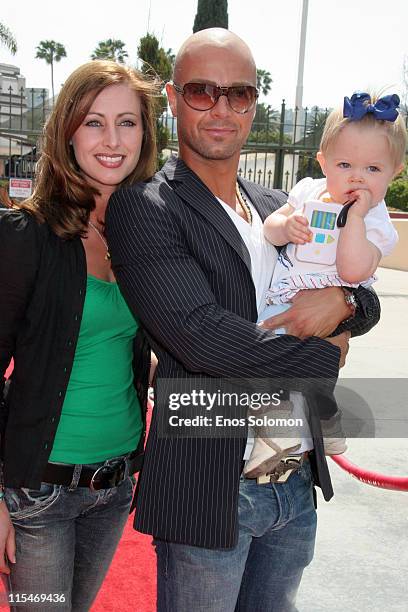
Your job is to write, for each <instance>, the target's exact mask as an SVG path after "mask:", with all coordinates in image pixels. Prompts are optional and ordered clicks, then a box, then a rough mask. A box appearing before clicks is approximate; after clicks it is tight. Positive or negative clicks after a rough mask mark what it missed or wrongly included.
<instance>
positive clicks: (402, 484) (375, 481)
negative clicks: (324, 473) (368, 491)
mask: <svg viewBox="0 0 408 612" xmlns="http://www.w3.org/2000/svg"><path fill="white" fill-rule="evenodd" d="M331 458H332V459H333V461H334V462H335V463H337V465H338V466H339V467H341V468H342V469H343V470H345V471H346V472H348V473H349V474H351V475H352V476H354V478H357V480H360V481H361V482H364V483H365V484H369V485H371V486H373V487H379V488H380V489H389V490H391V491H408V477H406V476H386V475H385V474H379V473H378V472H373V471H371V470H365V469H363V468H360V467H358V465H354V463H351V461H349V460H348V459H346V457H344V455H331Z"/></svg>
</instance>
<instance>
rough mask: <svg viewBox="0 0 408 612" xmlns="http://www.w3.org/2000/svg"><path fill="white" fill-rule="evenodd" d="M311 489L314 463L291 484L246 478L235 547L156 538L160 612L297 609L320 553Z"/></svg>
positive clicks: (293, 477)
mask: <svg viewBox="0 0 408 612" xmlns="http://www.w3.org/2000/svg"><path fill="white" fill-rule="evenodd" d="M312 493H313V491H312V481H311V471H310V465H309V462H308V461H305V462H304V464H303V465H302V467H301V468H300V469H299V470H298V471H297V472H294V473H293V474H292V475H291V476H290V477H289V479H288V480H287V481H286V482H284V483H278V484H264V485H258V484H257V483H256V480H244V479H241V483H240V494H239V539H238V544H237V546H236V547H235V548H233V549H217V550H209V549H206V548H199V547H195V546H187V545H184V544H173V543H169V542H165V541H161V540H156V541H155V545H156V553H157V563H158V577H157V586H158V611H159V612H191V611H192V610H194V612H234V610H235V612H258V611H259V610H262V612H294V611H295V610H296V607H295V598H296V593H297V590H298V587H299V584H300V580H301V578H302V573H303V569H304V568H305V567H306V566H307V565H308V564H309V563H310V561H311V560H312V558H313V551H314V542H315V535H316V511H315V508H314V504H313V494H312ZM197 520H198V519H197Z"/></svg>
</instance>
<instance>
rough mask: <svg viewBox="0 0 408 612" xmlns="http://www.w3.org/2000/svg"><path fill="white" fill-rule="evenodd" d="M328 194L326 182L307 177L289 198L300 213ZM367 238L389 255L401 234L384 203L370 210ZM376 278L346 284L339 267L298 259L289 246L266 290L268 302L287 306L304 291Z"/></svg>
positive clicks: (363, 282) (296, 186)
mask: <svg viewBox="0 0 408 612" xmlns="http://www.w3.org/2000/svg"><path fill="white" fill-rule="evenodd" d="M325 193H327V190H326V179H312V178H305V179H302V180H301V181H299V183H297V184H296V185H295V186H294V187H293V189H292V190H291V191H290V193H289V196H288V203H289V204H290V205H291V206H293V208H294V209H295V210H298V211H301V210H302V209H303V206H304V203H305V202H307V201H308V200H319V199H321V197H322V196H323V195H324V194H325ZM364 223H365V226H366V236H367V238H368V240H370V242H372V243H373V244H374V245H375V246H376V247H377V248H378V249H379V250H380V252H381V254H382V256H383V257H385V256H386V255H389V254H390V253H391V251H392V250H393V248H394V247H395V245H396V243H397V242H398V234H397V232H396V230H395V228H394V226H393V224H392V222H391V219H390V216H389V214H388V210H387V207H386V205H385V202H384V200H381V202H379V203H378V204H377V206H374V208H371V209H370V210H369V211H368V213H367V214H366V216H365V217H364ZM375 280H376V279H375V277H374V276H372V277H370V278H369V279H362V281H361V282H360V283H356V284H352V283H347V282H345V281H344V280H342V279H341V278H340V276H339V275H338V273H337V268H336V265H335V264H334V265H326V264H321V263H310V262H305V261H299V260H298V259H297V258H296V245H295V244H292V243H289V244H288V245H286V246H285V247H283V248H282V250H281V252H280V254H279V258H278V262H277V264H276V266H275V270H274V273H273V277H272V284H271V287H270V289H269V291H267V296H266V297H267V299H266V301H267V303H269V304H272V303H273V304H285V303H287V302H290V301H292V299H293V297H294V296H295V295H296V293H297V292H298V291H301V290H302V289H323V288H324V287H330V286H337V287H339V286H342V285H344V286H349V287H357V286H358V285H363V286H365V287H368V286H370V285H371V284H372V283H373V282H374V281H375Z"/></svg>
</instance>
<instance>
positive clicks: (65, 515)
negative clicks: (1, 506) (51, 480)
mask: <svg viewBox="0 0 408 612" xmlns="http://www.w3.org/2000/svg"><path fill="white" fill-rule="evenodd" d="M71 487H72V485H71ZM71 487H67V486H62V485H54V484H46V483H42V485H41V489H40V490H34V489H6V503H7V506H8V508H9V511H10V516H11V519H12V522H13V524H14V528H15V531H16V564H12V563H10V570H11V573H10V576H3V580H4V581H5V582H6V588H7V590H8V591H9V592H10V593H13V594H14V596H15V599H14V601H15V602H16V600H17V601H18V600H19V599H20V601H21V595H22V594H28V595H30V594H33V595H35V594H38V595H40V596H41V595H43V597H44V596H45V595H49V594H54V595H56V596H57V597H54V599H53V601H52V602H50V601H48V602H44V603H33V602H31V603H28V604H25V605H24V606H23V605H18V603H17V605H15V607H12V608H11V609H12V610H15V611H20V610H21V611H25V612H27V611H28V610H37V611H39V610H47V611H48V612H50V610H52V611H54V610H55V611H57V612H60V611H61V612H62V611H66V610H73V611H75V612H86V611H88V610H89V609H90V607H91V604H92V602H93V600H94V599H95V597H96V595H97V593H98V590H99V588H100V586H101V584H102V582H103V579H104V577H105V575H106V573H107V570H108V568H109V565H110V563H111V560H112V557H113V554H114V552H115V550H116V547H117V545H118V543H119V540H120V537H121V534H122V532H123V529H124V526H125V524H126V520H127V518H128V515H129V508H130V503H131V500H132V492H133V479H131V478H130V477H127V478H126V479H125V480H124V481H123V482H121V483H120V484H119V485H118V486H117V487H114V488H111V489H101V490H99V491H91V489H89V488H88V487H78V488H74V489H73V490H71Z"/></svg>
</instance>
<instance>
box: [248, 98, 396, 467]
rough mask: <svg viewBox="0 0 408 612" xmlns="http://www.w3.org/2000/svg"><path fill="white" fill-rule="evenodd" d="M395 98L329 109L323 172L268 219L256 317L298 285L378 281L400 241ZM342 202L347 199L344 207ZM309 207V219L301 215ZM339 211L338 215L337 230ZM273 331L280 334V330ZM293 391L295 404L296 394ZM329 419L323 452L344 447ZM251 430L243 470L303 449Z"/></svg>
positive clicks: (285, 301)
mask: <svg viewBox="0 0 408 612" xmlns="http://www.w3.org/2000/svg"><path fill="white" fill-rule="evenodd" d="M398 105H399V98H398V96H397V95H395V94H394V95H390V96H384V97H382V98H379V99H376V98H373V99H371V97H370V96H369V94H367V93H355V94H353V95H352V96H351V98H347V97H346V98H344V106H343V109H341V110H340V109H339V110H334V111H332V112H331V113H330V115H329V116H328V118H327V121H326V125H325V127H324V131H323V136H322V139H321V143H320V151H319V152H318V154H317V160H318V162H319V164H320V167H321V169H322V172H323V174H324V175H325V178H323V179H317V180H314V179H312V178H305V179H303V180H301V181H300V182H299V183H297V185H295V187H294V188H293V189H292V190H291V192H290V193H289V196H288V201H287V203H286V204H285V205H284V206H282V208H280V209H279V210H277V211H275V212H274V213H272V214H271V215H270V216H269V217H268V218H267V219H266V221H265V224H264V233H265V236H266V238H267V240H268V241H269V242H271V243H272V244H274V245H275V246H283V245H285V246H283V248H282V249H281V251H280V255H279V259H278V262H277V264H276V267H275V270H274V274H273V278H272V285H271V287H270V290H269V291H268V293H267V300H266V301H267V304H269V306H267V307H266V309H265V310H264V312H263V313H262V314H261V315H260V318H259V322H260V321H264V320H266V319H268V318H270V317H272V316H274V315H276V314H278V313H280V312H283V311H284V310H286V309H288V308H290V306H291V302H292V300H293V298H294V297H295V296H296V294H297V293H298V291H301V290H304V289H316V288H324V287H330V286H338V287H357V286H358V285H363V286H365V287H368V286H370V285H371V284H372V283H373V282H374V281H375V277H374V273H375V270H376V268H377V266H378V264H379V262H380V259H381V258H382V257H384V256H386V255H389V254H390V253H391V251H392V249H393V248H394V246H395V244H396V242H397V240H398V235H397V232H396V231H395V229H394V227H393V225H392V223H391V220H390V217H389V214H388V211H387V208H386V205H385V202H384V196H385V194H386V191H387V188H388V185H389V184H390V182H391V181H392V179H393V178H394V177H395V176H396V175H397V174H399V172H401V170H402V169H403V165H404V159H405V151H406V128H405V124H404V121H403V118H402V116H401V115H400V114H399V112H398V110H397V107H398ZM308 202H309V203H308ZM345 204H349V206H347V209H346V207H344V208H343V205H345ZM342 210H343V212H342ZM346 210H347V215H346V216H345V214H344V213H345V212H346ZM306 211H307V212H308V214H309V212H310V214H309V219H308V218H307V217H306V216H305V214H303V212H306ZM341 212H342V214H341V215H340V213H341ZM339 216H340V218H341V217H343V225H344V227H341V229H338V226H341V223H339V222H338V220H339ZM344 219H346V221H345V224H344ZM336 220H337V223H336ZM304 245H308V246H307V248H305V246H304ZM345 291H346V290H345ZM275 332H276V333H285V332H284V330H283V329H281V330H275ZM291 397H292V398H294V399H295V400H296V402H295V403H297V404H299V394H291ZM298 408H299V406H298ZM334 423H337V424H338V421H336V420H335V421H334ZM322 424H323V425H324V422H322ZM326 425H328V427H329V428H330V433H329V435H330V438H331V442H330V440H327V439H325V450H326V454H338V453H341V452H344V450H345V449H346V446H345V443H344V439H342V438H341V436H340V437H339V438H338V437H337V436H336V429H337V425H336V424H335V425H334V427H333V422H330V423H328V424H326ZM256 433H257V435H258V438H257V439H256V440H255V444H254V448H253V450H252V453H251V456H250V459H249V461H248V462H247V464H246V467H245V473H246V474H247V475H248V474H250V475H251V476H253V475H257V472H259V470H261V472H262V471H263V473H265V471H264V468H265V466H266V465H267V464H268V461H269V465H270V466H273V465H276V462H277V460H278V459H279V458H280V457H281V456H285V454H288V452H301V450H302V449H301V440H300V438H299V437H297V438H296V436H292V434H291V436H290V447H287V448H283V445H284V444H286V445H287V444H288V440H287V439H286V438H285V439H282V440H281V442H282V443H281V442H280V440H279V438H278V439H276V440H273V439H271V437H270V436H268V435H267V433H268V432H267V431H265V430H262V431H257V432H256ZM323 433H324V435H327V433H328V432H327V430H326V431H324V432H323ZM337 434H338V432H337ZM277 445H278V449H279V450H277V449H276V446H277ZM260 466H262V467H260Z"/></svg>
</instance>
